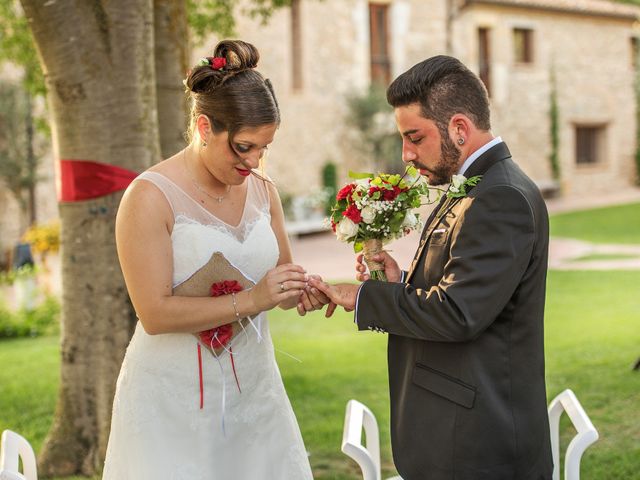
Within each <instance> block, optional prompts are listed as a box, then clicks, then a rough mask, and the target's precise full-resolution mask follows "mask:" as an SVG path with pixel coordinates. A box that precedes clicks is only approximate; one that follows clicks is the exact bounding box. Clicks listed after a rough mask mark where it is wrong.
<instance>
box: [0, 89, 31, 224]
mask: <svg viewBox="0 0 640 480" xmlns="http://www.w3.org/2000/svg"><path fill="white" fill-rule="evenodd" d="M31 112H32V102H31V94H30V93H29V92H28V91H26V90H24V89H23V88H21V86H20V85H19V84H14V83H9V82H2V83H0V179H1V180H2V183H4V185H5V186H6V187H7V189H8V190H9V191H10V192H11V193H12V194H13V197H14V198H15V199H16V201H17V203H18V205H19V207H20V231H21V232H24V230H25V229H26V228H27V226H28V225H32V224H33V223H35V221H36V201H35V189H36V184H37V182H38V176H37V171H36V170H37V167H38V158H37V157H36V155H35V153H34V148H33V143H34V131H35V128H34V120H33V115H32V113H31Z"/></svg>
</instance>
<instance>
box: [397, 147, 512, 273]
mask: <svg viewBox="0 0 640 480" xmlns="http://www.w3.org/2000/svg"><path fill="white" fill-rule="evenodd" d="M510 157H511V153H510V152H509V149H508V148H507V145H506V144H505V143H504V142H502V143H499V144H497V145H495V146H494V147H492V148H490V149H489V150H487V151H486V152H484V153H483V154H482V155H480V156H479V157H478V158H477V159H476V160H475V161H474V162H473V163H472V164H471V166H470V167H469V169H468V170H467V171H466V172H465V177H467V178H471V177H474V176H476V175H484V174H485V173H486V172H487V171H488V170H489V169H490V168H491V167H492V166H493V165H495V164H496V163H498V162H500V161H502V160H505V159H507V158H510ZM472 189H473V187H471V188H469V189H467V194H469V192H470V191H471V190H472ZM443 198H444V200H441V203H440V204H439V205H438V207H437V208H436V209H435V210H434V211H433V212H432V213H431V215H430V216H429V220H428V221H427V224H426V225H425V228H424V230H423V231H422V235H421V237H420V245H419V246H418V250H417V252H416V254H415V256H414V257H413V262H411V267H410V268H409V273H408V274H407V278H406V280H405V283H409V282H410V281H411V279H412V277H413V274H414V273H415V269H416V266H417V265H418V260H419V259H420V257H421V256H422V255H423V254H424V249H425V247H426V246H427V245H428V244H429V238H431V234H432V233H433V231H434V230H435V229H436V227H437V226H438V225H439V224H440V222H441V221H442V219H443V218H444V217H445V216H446V215H447V213H448V212H449V210H451V209H452V208H453V206H454V205H455V204H456V203H458V202H459V201H460V200H461V199H462V198H460V197H459V198H452V199H450V198H447V196H446V194H444V195H443Z"/></svg>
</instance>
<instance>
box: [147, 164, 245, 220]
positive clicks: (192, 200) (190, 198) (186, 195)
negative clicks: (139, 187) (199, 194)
mask: <svg viewBox="0 0 640 480" xmlns="http://www.w3.org/2000/svg"><path fill="white" fill-rule="evenodd" d="M147 173H153V174H155V175H160V176H161V177H162V178H164V179H165V180H166V181H167V182H169V183H170V184H172V185H173V186H174V187H175V188H176V189H177V190H178V191H179V192H180V193H182V194H183V195H184V196H185V197H187V198H188V199H189V200H190V201H191V202H193V203H194V204H195V205H196V206H197V207H198V208H199V209H200V210H202V211H203V212H205V213H207V214H208V215H210V216H211V217H213V218H215V219H216V220H217V221H219V222H220V223H222V224H224V225H225V226H227V227H229V228H233V229H237V228H240V227H241V226H242V224H243V222H244V217H245V215H246V213H247V203H248V202H249V193H250V192H249V189H250V188H253V187H252V185H253V179H252V178H251V177H252V176H251V175H250V176H249V178H248V179H247V181H248V182H249V183H248V184H247V191H246V192H245V196H244V203H243V205H242V215H241V216H240V220H239V221H238V224H237V225H231V224H230V223H227V222H225V221H224V220H222V219H221V218H220V217H218V216H217V215H215V214H213V213H211V212H210V211H209V210H207V209H206V208H204V207H203V206H202V205H200V203H199V202H198V201H197V200H196V199H195V198H193V197H192V196H191V195H189V194H188V193H187V192H185V191H184V189H183V188H182V187H181V186H180V185H178V184H177V183H176V182H174V181H173V180H171V179H170V178H169V177H167V176H166V175H164V174H162V173H160V172H156V171H150V172H147Z"/></svg>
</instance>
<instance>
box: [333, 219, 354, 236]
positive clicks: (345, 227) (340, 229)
mask: <svg viewBox="0 0 640 480" xmlns="http://www.w3.org/2000/svg"><path fill="white" fill-rule="evenodd" d="M336 233H337V235H338V240H340V241H341V242H346V241H347V240H349V239H350V238H351V237H354V236H355V235H356V234H357V233H358V225H357V224H356V223H353V222H352V221H351V219H349V218H347V217H344V218H343V219H342V220H340V223H338V226H337V227H336Z"/></svg>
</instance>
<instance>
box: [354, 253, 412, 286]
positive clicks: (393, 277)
mask: <svg viewBox="0 0 640 480" xmlns="http://www.w3.org/2000/svg"><path fill="white" fill-rule="evenodd" d="M371 259H372V260H373V261H375V262H379V263H382V264H383V265H384V273H385V274H386V275H387V281H389V282H399V281H400V279H401V278H402V270H400V267H399V266H398V262H396V261H395V260H394V259H393V257H392V256H391V255H389V253H388V252H386V251H382V252H380V253H378V254H377V255H374V256H373V257H371ZM356 272H357V273H356V280H358V281H360V282H365V281H367V280H369V278H371V276H370V275H369V273H368V272H367V266H366V265H365V264H364V255H363V254H362V253H360V254H358V256H357V257H356Z"/></svg>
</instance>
